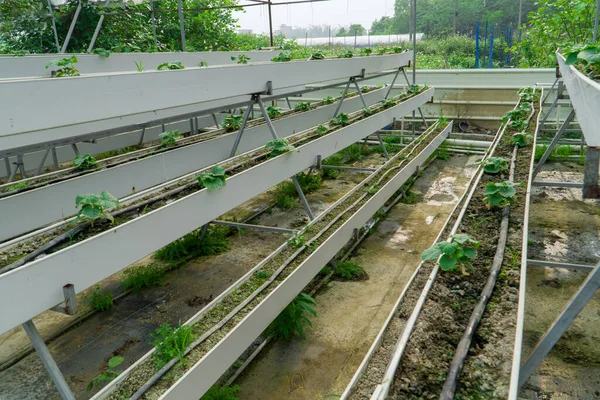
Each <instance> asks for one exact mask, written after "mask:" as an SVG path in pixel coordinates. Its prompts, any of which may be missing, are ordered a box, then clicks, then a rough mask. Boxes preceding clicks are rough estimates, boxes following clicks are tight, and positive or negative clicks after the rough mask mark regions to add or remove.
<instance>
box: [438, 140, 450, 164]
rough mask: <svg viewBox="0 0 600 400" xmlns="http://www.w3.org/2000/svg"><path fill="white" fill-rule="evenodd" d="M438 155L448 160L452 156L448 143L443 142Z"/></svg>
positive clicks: (441, 158)
mask: <svg viewBox="0 0 600 400" xmlns="http://www.w3.org/2000/svg"><path fill="white" fill-rule="evenodd" d="M436 155H437V158H439V159H440V160H448V159H449V158H450V157H452V155H451V154H450V152H449V151H448V145H447V144H446V143H442V144H441V145H440V147H438V149H437V151H436Z"/></svg>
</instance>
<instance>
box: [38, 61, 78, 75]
mask: <svg viewBox="0 0 600 400" xmlns="http://www.w3.org/2000/svg"><path fill="white" fill-rule="evenodd" d="M77 62H78V60H77V56H71V57H66V58H61V59H60V60H52V61H50V62H49V63H48V64H46V69H48V68H50V67H58V68H57V69H56V75H54V76H55V77H57V78H60V77H63V76H79V75H80V74H79V70H78V69H77V68H75V64H77Z"/></svg>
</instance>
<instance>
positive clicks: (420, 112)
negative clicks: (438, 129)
mask: <svg viewBox="0 0 600 400" xmlns="http://www.w3.org/2000/svg"><path fill="white" fill-rule="evenodd" d="M400 69H401V70H402V74H403V75H404V79H406V84H407V85H408V87H410V81H409V80H408V76H407V75H406V71H405V70H404V68H400ZM417 110H419V114H420V115H421V119H422V120H423V125H425V128H429V124H428V123H427V121H425V116H424V115H423V111H422V110H421V107H418V108H417ZM412 117H413V122H412V123H413V138H414V137H415V112H414V111H413V113H412Z"/></svg>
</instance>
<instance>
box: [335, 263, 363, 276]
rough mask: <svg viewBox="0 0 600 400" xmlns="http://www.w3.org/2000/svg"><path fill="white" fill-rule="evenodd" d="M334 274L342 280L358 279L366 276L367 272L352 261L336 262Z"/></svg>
mask: <svg viewBox="0 0 600 400" xmlns="http://www.w3.org/2000/svg"><path fill="white" fill-rule="evenodd" d="M334 275H335V277H337V278H339V279H341V280H344V281H360V280H364V279H367V278H368V275H367V272H366V271H365V270H364V269H362V268H361V267H360V266H359V265H358V264H357V263H355V262H352V261H342V262H338V263H337V268H336V270H335V274H334Z"/></svg>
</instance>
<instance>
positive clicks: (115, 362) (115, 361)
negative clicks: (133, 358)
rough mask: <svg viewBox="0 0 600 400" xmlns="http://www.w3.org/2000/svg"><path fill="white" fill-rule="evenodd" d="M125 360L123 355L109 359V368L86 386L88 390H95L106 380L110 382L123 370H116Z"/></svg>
mask: <svg viewBox="0 0 600 400" xmlns="http://www.w3.org/2000/svg"><path fill="white" fill-rule="evenodd" d="M123 361H125V358H123V357H121V356H114V357H111V358H110V359H109V360H108V369H107V370H106V371H104V372H103V373H102V374H100V375H98V376H97V377H95V378H94V379H92V381H91V382H90V383H88V385H87V386H86V387H85V390H86V391H88V392H89V391H91V390H94V389H95V388H97V387H99V386H101V385H102V384H103V383H105V382H110V381H112V380H113V379H115V378H116V377H117V376H119V374H120V373H121V372H119V371H116V370H115V368H117V367H118V366H119V365H121V364H122V363H123Z"/></svg>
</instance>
